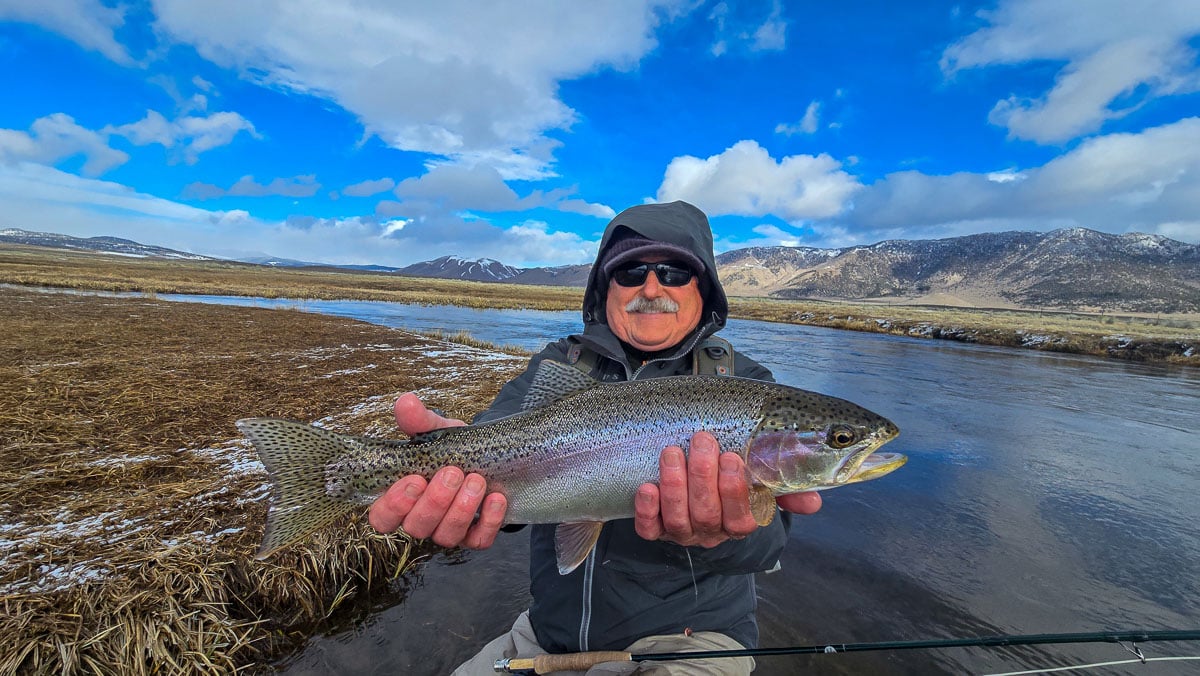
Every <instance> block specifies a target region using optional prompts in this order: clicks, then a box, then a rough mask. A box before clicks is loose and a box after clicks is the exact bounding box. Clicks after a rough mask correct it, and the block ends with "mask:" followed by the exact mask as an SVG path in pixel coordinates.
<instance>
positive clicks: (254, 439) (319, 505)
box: [237, 418, 355, 560]
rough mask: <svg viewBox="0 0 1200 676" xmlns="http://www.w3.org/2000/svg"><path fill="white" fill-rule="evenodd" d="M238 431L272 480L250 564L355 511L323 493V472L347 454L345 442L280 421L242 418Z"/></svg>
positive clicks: (349, 504)
mask: <svg viewBox="0 0 1200 676" xmlns="http://www.w3.org/2000/svg"><path fill="white" fill-rule="evenodd" d="M237 426H238V429H239V430H241V432H242V434H244V435H245V436H246V438H248V439H249V440H250V442H251V443H253V444H254V449H255V450H256V451H258V457H259V458H260V459H261V460H262V463H263V465H265V466H266V468H267V473H268V474H269V475H270V478H271V508H270V511H269V512H268V513H267V527H266V532H265V533H264V534H263V540H262V544H261V545H260V546H259V548H258V553H256V554H255V557H254V558H256V559H260V560H261V559H265V558H267V557H268V556H270V555H271V554H272V553H274V552H275V550H277V549H281V548H283V547H286V546H288V545H291V544H295V543H296V542H299V541H300V540H303V539H304V538H305V537H307V536H308V535H310V534H312V533H313V532H315V531H316V530H318V529H320V528H321V527H322V526H325V525H327V524H329V523H330V522H332V521H334V520H336V519H337V518H339V517H341V516H343V515H345V514H347V513H348V512H350V511H351V510H353V509H354V508H355V504H354V503H352V502H347V501H346V500H342V499H338V498H336V497H333V496H331V495H329V494H328V492H327V490H326V487H325V466H326V464H327V463H329V462H330V461H332V460H334V459H336V458H337V457H338V456H339V455H340V454H343V453H345V451H346V446H345V444H344V443H343V441H342V439H344V438H345V437H343V436H342V435H340V434H337V433H336V432H330V431H329V430H323V429H321V428H319V427H313V426H311V425H304V424H301V423H297V422H292V421H290V420H280V419H278V418H245V419H243V420H239V421H237Z"/></svg>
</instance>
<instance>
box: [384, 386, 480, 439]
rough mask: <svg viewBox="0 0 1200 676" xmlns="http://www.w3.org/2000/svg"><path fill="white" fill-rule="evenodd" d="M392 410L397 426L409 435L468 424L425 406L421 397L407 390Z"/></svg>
mask: <svg viewBox="0 0 1200 676" xmlns="http://www.w3.org/2000/svg"><path fill="white" fill-rule="evenodd" d="M392 410H393V412H394V413H395V415H396V426H397V427H399V428H400V431H401V432H404V433H405V434H408V435H413V434H420V433H422V432H429V431H430V430H439V429H441V428H443V427H459V426H462V425H465V424H466V423H464V422H463V421H461V420H457V419H455V418H443V417H442V416H440V415H438V414H437V413H434V412H433V411H431V410H429V409H428V408H425V404H424V402H422V401H421V398H420V397H418V396H417V395H415V394H413V393H412V392H405V393H404V394H402V395H400V398H399V399H397V400H396V405H395V406H394V407H393V409H392Z"/></svg>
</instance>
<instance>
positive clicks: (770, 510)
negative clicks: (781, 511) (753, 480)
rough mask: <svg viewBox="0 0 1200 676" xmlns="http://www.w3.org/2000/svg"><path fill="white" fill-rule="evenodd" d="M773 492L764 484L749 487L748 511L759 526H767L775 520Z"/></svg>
mask: <svg viewBox="0 0 1200 676" xmlns="http://www.w3.org/2000/svg"><path fill="white" fill-rule="evenodd" d="M776 507H777V506H776V504H775V494H774V493H772V492H771V489H770V488H767V487H766V486H751V487H750V513H751V514H753V515H754V521H755V522H756V523H758V525H759V526H769V525H771V522H772V521H774V520H775V512H776Z"/></svg>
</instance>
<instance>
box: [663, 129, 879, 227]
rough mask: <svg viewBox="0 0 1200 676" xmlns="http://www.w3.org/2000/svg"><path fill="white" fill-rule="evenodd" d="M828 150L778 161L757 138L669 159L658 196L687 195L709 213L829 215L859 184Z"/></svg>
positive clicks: (787, 217)
mask: <svg viewBox="0 0 1200 676" xmlns="http://www.w3.org/2000/svg"><path fill="white" fill-rule="evenodd" d="M841 167H842V165H841V163H839V162H838V161H837V160H835V159H833V158H832V157H830V156H829V155H825V154H821V155H817V156H813V155H792V156H789V157H784V158H782V159H780V160H779V161H776V160H774V159H773V158H772V157H771V156H770V155H769V154H768V153H767V151H766V149H764V148H762V147H761V146H759V145H758V143H756V142H754V141H738V142H737V143H736V144H734V145H733V146H732V147H730V148H729V149H727V150H726V151H725V152H723V153H721V154H719V155H713V156H711V157H709V158H707V159H700V158H698V157H692V156H690V155H685V156H683V157H676V158H675V159H673V160H671V163H670V164H669V165H668V166H667V170H666V174H665V175H664V176H663V182H662V185H660V186H659V188H658V195H657V197H658V200H659V201H660V202H669V201H672V200H677V199H681V200H685V201H688V202H691V203H692V204H695V205H696V206H698V207H700V208H701V209H703V210H704V211H705V212H706V213H708V215H709V216H716V215H721V214H740V215H744V216H766V215H768V214H770V215H774V216H777V217H779V218H781V219H783V220H785V221H802V220H810V219H821V218H831V217H833V216H836V215H837V214H839V213H841V212H842V211H843V210H844V209H845V207H846V206H847V204H848V202H849V200H850V198H851V197H852V196H853V195H854V193H855V192H857V191H858V190H859V189H860V188H861V185H860V184H859V182H858V181H857V179H855V178H854V177H853V176H851V175H850V174H847V173H846V172H845V171H842V168H841Z"/></svg>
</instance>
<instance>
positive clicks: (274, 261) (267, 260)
mask: <svg viewBox="0 0 1200 676" xmlns="http://www.w3.org/2000/svg"><path fill="white" fill-rule="evenodd" d="M238 262H240V263H253V264H254V265H268V266H271V267H278V268H338V269H339V270H362V271H364V272H395V271H397V270H399V269H400V268H394V267H391V266H387V265H331V264H329V263H314V262H312V261H298V260H295V259H292V258H279V257H278V256H251V257H249V258H239V259H238Z"/></svg>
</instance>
